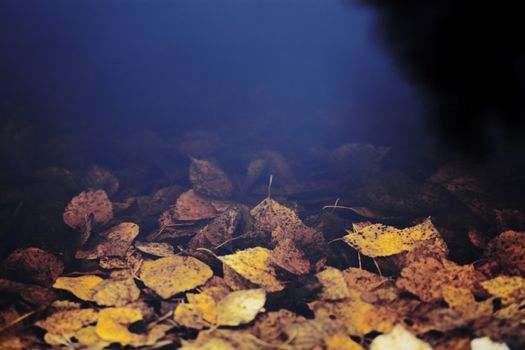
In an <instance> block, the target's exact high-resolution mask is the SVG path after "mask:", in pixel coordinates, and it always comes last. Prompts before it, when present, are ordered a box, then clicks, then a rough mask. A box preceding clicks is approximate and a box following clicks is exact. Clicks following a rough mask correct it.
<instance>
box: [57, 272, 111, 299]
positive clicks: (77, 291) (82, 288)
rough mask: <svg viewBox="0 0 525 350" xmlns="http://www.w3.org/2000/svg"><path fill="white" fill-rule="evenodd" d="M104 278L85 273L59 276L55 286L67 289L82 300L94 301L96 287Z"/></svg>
mask: <svg viewBox="0 0 525 350" xmlns="http://www.w3.org/2000/svg"><path fill="white" fill-rule="evenodd" d="M102 281H104V279H102V278H100V277H98V276H95V275H85V276H79V277H59V278H58V279H57V280H56V282H55V284H53V287H54V288H57V289H65V290H67V291H69V292H71V293H73V295H74V296H76V297H77V298H79V299H81V300H85V301H92V300H93V293H94V291H95V287H96V286H97V285H99V284H100V283H101V282H102Z"/></svg>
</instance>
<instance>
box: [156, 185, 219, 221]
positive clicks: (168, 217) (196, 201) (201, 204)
mask: <svg viewBox="0 0 525 350" xmlns="http://www.w3.org/2000/svg"><path fill="white" fill-rule="evenodd" d="M217 214H218V211H217V209H216V208H215V206H213V204H212V201H211V200H208V199H207V198H205V197H203V196H201V195H199V194H197V193H195V191H193V190H189V191H186V192H184V193H183V194H181V195H180V196H179V198H177V202H176V203H175V205H174V206H172V207H171V208H169V209H168V210H166V211H164V212H163V213H162V214H161V216H160V219H159V225H160V227H168V226H173V225H176V224H177V223H178V222H179V221H197V220H203V219H211V218H213V217H215V216H216V215H217Z"/></svg>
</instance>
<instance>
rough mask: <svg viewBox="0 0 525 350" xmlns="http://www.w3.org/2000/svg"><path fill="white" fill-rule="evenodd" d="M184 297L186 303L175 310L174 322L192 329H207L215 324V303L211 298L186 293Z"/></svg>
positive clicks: (204, 295)
mask: <svg viewBox="0 0 525 350" xmlns="http://www.w3.org/2000/svg"><path fill="white" fill-rule="evenodd" d="M186 297H187V298H188V303H184V304H179V305H177V308H176V309H175V313H174V320H175V322H177V323H178V324H180V325H182V326H184V327H187V328H194V329H203V328H207V327H210V326H211V325H212V324H215V323H216V321H217V303H216V302H215V300H214V299H213V298H212V297H211V296H209V295H207V294H204V293H200V294H192V293H188V294H186Z"/></svg>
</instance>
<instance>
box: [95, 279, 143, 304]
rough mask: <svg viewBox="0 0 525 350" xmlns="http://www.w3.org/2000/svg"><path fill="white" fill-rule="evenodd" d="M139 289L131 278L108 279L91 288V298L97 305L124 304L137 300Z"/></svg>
mask: <svg viewBox="0 0 525 350" xmlns="http://www.w3.org/2000/svg"><path fill="white" fill-rule="evenodd" d="M139 296H140V290H139V289H138V288H137V285H136V284H135V281H134V280H133V279H132V278H127V279H109V280H105V281H102V282H100V283H98V284H97V285H96V286H95V287H94V288H93V293H92V300H93V301H94V302H96V303H97V304H98V305H104V306H124V305H126V304H129V303H131V302H133V301H136V300H138V298H139Z"/></svg>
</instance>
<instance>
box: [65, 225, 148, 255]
mask: <svg viewBox="0 0 525 350" xmlns="http://www.w3.org/2000/svg"><path fill="white" fill-rule="evenodd" d="M138 234H139V226H138V225H137V224H135V223H132V222H123V223H121V224H118V225H117V226H114V227H112V228H110V229H109V230H107V231H105V232H103V233H101V234H100V239H101V240H102V241H101V242H100V243H98V244H97V245H96V246H94V247H93V248H91V249H87V250H79V251H77V253H76V255H75V257H76V258H77V259H88V260H90V259H98V258H102V257H105V256H121V257H122V256H126V252H127V251H128V249H129V247H131V244H132V243H133V240H134V239H135V237H137V235H138Z"/></svg>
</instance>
